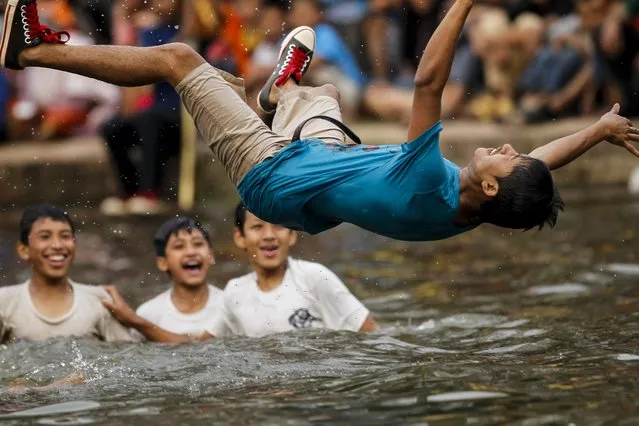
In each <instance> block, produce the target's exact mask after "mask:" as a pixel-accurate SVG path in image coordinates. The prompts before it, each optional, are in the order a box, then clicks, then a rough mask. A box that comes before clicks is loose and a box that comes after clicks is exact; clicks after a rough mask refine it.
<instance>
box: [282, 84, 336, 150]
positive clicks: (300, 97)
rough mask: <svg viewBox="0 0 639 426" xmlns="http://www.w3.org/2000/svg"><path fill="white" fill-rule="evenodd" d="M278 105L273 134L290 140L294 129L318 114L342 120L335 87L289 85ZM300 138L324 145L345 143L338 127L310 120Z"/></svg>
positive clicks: (324, 121) (325, 122)
mask: <svg viewBox="0 0 639 426" xmlns="http://www.w3.org/2000/svg"><path fill="white" fill-rule="evenodd" d="M289 87H291V89H290V90H288V91H286V92H285V93H283V94H282V95H281V96H280V98H279V101H278V103H277V112H276V113H275V117H273V131H274V132H276V133H278V134H281V135H283V136H285V137H287V138H289V139H290V138H291V137H292V136H293V133H294V132H295V129H297V126H299V125H300V124H301V123H302V122H304V121H305V120H307V119H309V118H311V117H315V116H318V115H326V116H329V117H332V118H334V119H336V120H339V121H342V113H341V111H340V108H339V92H338V91H337V89H336V88H335V86H333V85H331V84H327V85H324V86H320V87H314V88H309V87H297V86H295V85H292V84H291V85H289ZM301 138H302V139H321V140H323V141H325V142H326V143H336V144H346V136H345V135H344V132H342V131H341V130H340V129H339V128H338V127H337V126H335V125H334V124H332V123H329V122H328V121H326V120H320V119H317V120H311V121H309V122H308V123H307V124H305V125H304V129H303V131H302V134H301Z"/></svg>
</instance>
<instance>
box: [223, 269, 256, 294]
mask: <svg viewBox="0 0 639 426" xmlns="http://www.w3.org/2000/svg"><path fill="white" fill-rule="evenodd" d="M256 282H257V274H256V273H255V272H249V273H248V274H245V275H242V276H240V277H236V278H231V279H230V280H229V282H228V283H226V287H224V295H225V296H228V295H231V294H235V293H238V292H244V291H246V290H247V289H248V288H250V286H251V285H253V284H254V283H256Z"/></svg>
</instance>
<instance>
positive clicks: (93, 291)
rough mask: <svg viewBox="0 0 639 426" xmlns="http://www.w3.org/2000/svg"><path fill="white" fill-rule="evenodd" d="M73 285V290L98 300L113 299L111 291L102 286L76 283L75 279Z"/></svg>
mask: <svg viewBox="0 0 639 426" xmlns="http://www.w3.org/2000/svg"><path fill="white" fill-rule="evenodd" d="M71 285H72V286H73V291H74V292H76V294H79V295H85V296H88V297H89V298H95V299H97V300H105V299H106V300H110V299H111V297H110V296H109V293H107V291H106V290H105V289H104V288H103V287H101V286H98V285H90V284H82V283H76V282H75V281H73V282H71Z"/></svg>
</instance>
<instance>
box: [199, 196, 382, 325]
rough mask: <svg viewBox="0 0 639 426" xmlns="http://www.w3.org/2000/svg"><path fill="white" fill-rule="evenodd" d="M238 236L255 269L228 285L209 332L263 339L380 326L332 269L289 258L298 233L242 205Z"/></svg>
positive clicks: (238, 214) (237, 216) (238, 211)
mask: <svg viewBox="0 0 639 426" xmlns="http://www.w3.org/2000/svg"><path fill="white" fill-rule="evenodd" d="M233 240H234V241H235V244H236V245H237V246H238V247H240V248H241V249H243V250H244V251H245V252H246V254H247V257H248V261H249V263H250V264H251V267H252V268H253V272H252V273H250V274H247V275H244V276H242V277H239V278H235V279H233V280H231V281H229V283H228V284H227V285H226V288H225V289H224V308H223V312H224V315H223V317H220V320H219V321H218V322H217V323H216V324H214V325H213V327H211V329H210V330H209V333H210V334H212V335H214V336H224V335H228V334H239V335H243V336H249V337H259V336H264V335H268V334H273V333H283V332H287V331H293V330H296V329H301V328H328V329H333V330H350V331H373V330H375V329H376V328H377V324H376V323H375V321H374V320H373V318H372V317H371V316H370V313H369V311H368V309H366V307H365V306H364V305H363V304H362V303H361V302H360V301H359V300H357V298H356V297H355V296H353V294H351V292H350V291H349V290H348V288H346V286H345V285H344V283H342V281H341V280H340V279H339V278H338V277H337V276H336V275H335V274H334V273H333V272H331V271H330V270H329V269H328V268H326V267H325V266H323V265H320V264H318V263H313V262H307V261H303V260H297V259H293V258H291V257H289V255H288V254H289V249H290V248H291V247H293V246H294V245H295V243H296V241H297V233H296V232H294V231H291V230H289V229H286V228H283V227H281V226H278V225H273V224H270V223H267V222H264V221H263V220H260V219H258V218H257V217H256V216H255V215H253V214H252V213H250V212H248V211H246V209H245V208H244V206H243V205H242V204H240V205H238V206H237V208H236V211H235V230H234V232H233ZM256 318H259V319H260V320H259V321H256V320H255V319H256Z"/></svg>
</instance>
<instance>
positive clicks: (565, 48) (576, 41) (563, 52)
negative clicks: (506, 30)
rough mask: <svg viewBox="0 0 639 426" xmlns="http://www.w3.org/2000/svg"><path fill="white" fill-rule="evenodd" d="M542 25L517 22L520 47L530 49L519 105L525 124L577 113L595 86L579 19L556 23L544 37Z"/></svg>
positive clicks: (532, 20)
mask: <svg viewBox="0 0 639 426" xmlns="http://www.w3.org/2000/svg"><path fill="white" fill-rule="evenodd" d="M542 22H543V21H541V20H540V18H537V17H536V16H535V15H529V14H522V15H520V17H519V18H517V21H516V27H517V29H518V30H519V32H520V33H519V37H520V39H521V40H522V43H520V45H523V46H525V47H526V48H527V49H528V55H527V57H528V63H527V64H526V66H525V68H524V70H523V72H522V75H521V79H520V81H519V91H520V92H521V98H520V100H519V102H518V103H519V112H520V113H521V116H520V119H522V120H523V121H524V122H526V123H534V122H539V121H545V120H550V119H555V118H559V117H561V116H563V115H566V114H569V113H574V112H577V110H578V108H579V106H580V105H579V101H580V100H581V99H582V98H583V95H584V94H585V91H586V89H587V86H588V85H589V84H590V83H591V82H592V75H593V72H592V66H591V64H590V62H591V61H590V60H591V52H590V51H591V49H590V48H589V45H588V40H587V37H586V35H585V34H584V33H583V32H582V31H581V23H580V20H579V18H578V17H577V16H576V15H568V16H565V17H563V18H559V19H556V20H555V21H554V22H553V23H552V24H551V25H550V26H549V27H548V29H547V30H546V31H545V33H544V30H543V24H542ZM544 39H545V40H546V42H545V43H544V42H543V40H544ZM524 40H525V41H524Z"/></svg>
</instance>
